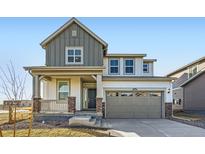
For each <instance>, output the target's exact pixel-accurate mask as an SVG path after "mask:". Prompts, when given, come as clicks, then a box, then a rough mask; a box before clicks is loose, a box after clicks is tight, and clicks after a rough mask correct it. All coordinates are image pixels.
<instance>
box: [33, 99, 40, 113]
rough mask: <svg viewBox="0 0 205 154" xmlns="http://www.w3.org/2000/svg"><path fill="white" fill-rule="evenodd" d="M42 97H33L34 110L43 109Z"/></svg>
mask: <svg viewBox="0 0 205 154" xmlns="http://www.w3.org/2000/svg"><path fill="white" fill-rule="evenodd" d="M40 100H41V98H33V112H40V111H41V101H40Z"/></svg>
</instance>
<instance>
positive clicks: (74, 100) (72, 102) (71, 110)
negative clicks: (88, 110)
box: [68, 96, 76, 113]
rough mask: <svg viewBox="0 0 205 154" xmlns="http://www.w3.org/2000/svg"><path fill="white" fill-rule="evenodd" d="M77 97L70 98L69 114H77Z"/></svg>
mask: <svg viewBox="0 0 205 154" xmlns="http://www.w3.org/2000/svg"><path fill="white" fill-rule="evenodd" d="M75 104H76V97H72V96H71V97H68V112H71V113H75V111H76V109H75Z"/></svg>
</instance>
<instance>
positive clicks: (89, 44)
mask: <svg viewBox="0 0 205 154" xmlns="http://www.w3.org/2000/svg"><path fill="white" fill-rule="evenodd" d="M72 30H76V31H77V36H72ZM66 47H83V64H79V65H84V66H102V65H103V45H102V44H101V43H100V42H99V41H97V40H96V39H94V38H93V37H92V36H91V35H90V34H89V33H87V32H86V31H85V30H83V29H82V28H81V27H80V26H78V25H77V24H75V23H73V24H72V25H70V26H69V27H68V28H67V29H66V30H65V31H63V32H62V33H60V34H59V35H58V36H57V37H55V38H54V39H53V40H51V41H50V42H49V43H48V44H47V46H46V66H68V64H67V65H66V64H65V48H66ZM74 65H75V64H74ZM69 66H72V64H69ZM75 66H76V65H75Z"/></svg>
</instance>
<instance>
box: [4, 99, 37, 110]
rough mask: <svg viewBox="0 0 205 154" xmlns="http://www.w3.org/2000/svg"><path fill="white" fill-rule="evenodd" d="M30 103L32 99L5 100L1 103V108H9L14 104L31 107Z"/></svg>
mask: <svg viewBox="0 0 205 154" xmlns="http://www.w3.org/2000/svg"><path fill="white" fill-rule="evenodd" d="M32 104H33V101H32V100H15V101H12V100H5V101H4V103H3V110H9V106H10V105H16V106H17V107H31V106H32Z"/></svg>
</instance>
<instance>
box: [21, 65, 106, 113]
mask: <svg viewBox="0 0 205 154" xmlns="http://www.w3.org/2000/svg"><path fill="white" fill-rule="evenodd" d="M25 69H26V70H28V71H29V72H30V74H31V75H32V76H33V100H34V104H33V105H34V111H35V112H41V113H65V114H68V113H71V114H74V113H79V112H82V111H83V112H92V113H96V114H97V115H100V116H102V108H103V103H102V102H103V87H102V73H103V69H104V68H103V67H82V66H76V67H27V68H25Z"/></svg>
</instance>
